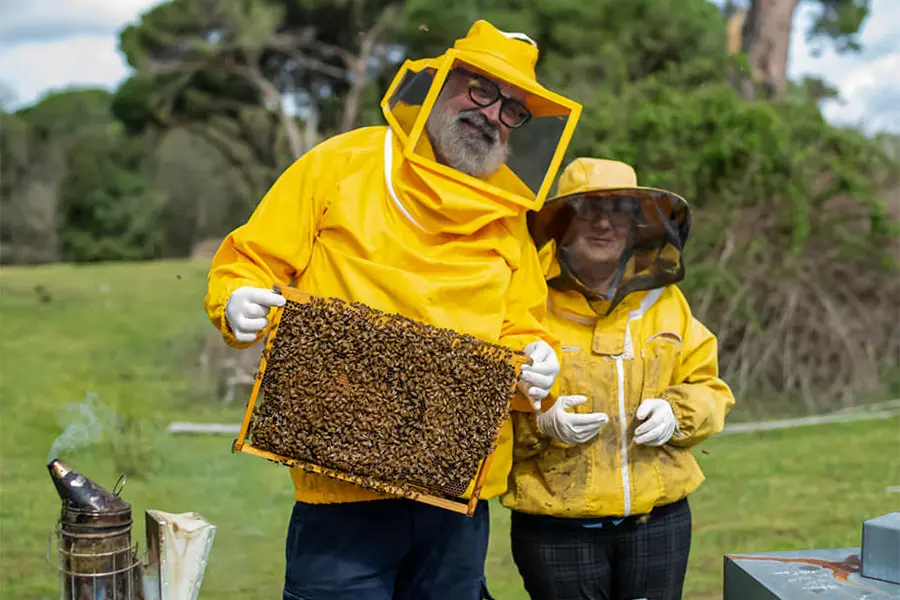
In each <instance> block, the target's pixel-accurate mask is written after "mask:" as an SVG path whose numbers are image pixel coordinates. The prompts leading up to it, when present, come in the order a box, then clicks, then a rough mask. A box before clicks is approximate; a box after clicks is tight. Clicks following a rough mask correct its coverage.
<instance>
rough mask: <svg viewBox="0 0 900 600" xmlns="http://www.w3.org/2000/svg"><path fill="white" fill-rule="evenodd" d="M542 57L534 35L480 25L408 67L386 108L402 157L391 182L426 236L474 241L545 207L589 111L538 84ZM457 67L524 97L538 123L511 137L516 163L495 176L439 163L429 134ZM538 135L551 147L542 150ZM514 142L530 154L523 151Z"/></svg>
mask: <svg viewBox="0 0 900 600" xmlns="http://www.w3.org/2000/svg"><path fill="white" fill-rule="evenodd" d="M523 37H524V38H525V39H524V40H523V39H522V38H523ZM537 58H538V49H537V47H536V45H534V43H533V42H531V41H530V39H529V38H527V36H522V35H521V34H507V33H504V32H501V31H500V30H498V29H497V28H496V27H494V26H493V25H491V24H490V23H488V22H487V21H477V22H476V23H475V24H474V25H473V26H472V28H471V29H470V30H469V32H468V34H467V35H466V37H465V38H462V39H459V40H457V41H456V42H455V44H454V45H453V47H452V48H449V49H448V50H447V51H446V52H445V53H444V54H442V55H441V56H439V57H437V58H428V59H420V60H415V61H413V60H408V61H406V62H405V63H404V64H403V65H402V66H401V68H400V70H399V71H398V73H397V75H396V77H395V78H394V81H393V82H392V84H391V86H390V87H389V88H388V90H387V92H386V93H385V95H384V98H383V99H382V102H381V107H382V111H383V113H384V116H385V119H386V120H387V122H388V124H389V126H390V128H391V131H392V134H393V135H394V136H395V138H396V140H397V142H398V143H399V152H395V153H394V155H393V156H392V157H391V159H392V164H393V173H394V178H393V180H392V181H391V182H389V183H390V184H391V185H392V187H393V193H394V194H395V195H396V196H397V199H398V201H399V202H400V203H401V204H403V205H404V207H405V208H406V210H407V211H408V212H409V213H410V215H411V216H412V218H413V219H414V220H415V221H416V222H417V224H418V225H419V226H420V227H421V228H422V229H424V230H426V231H429V232H431V233H438V232H442V233H457V234H470V233H472V232H474V231H477V230H478V229H480V228H481V227H484V226H485V225H486V224H487V223H489V222H491V221H493V220H497V219H502V218H505V217H510V216H515V215H518V214H521V213H522V211H523V209H524V210H538V209H540V207H541V206H542V205H543V202H544V199H545V198H546V196H547V193H548V191H549V188H550V186H551V185H552V182H553V180H554V178H555V177H556V173H557V171H558V169H559V166H560V163H561V161H562V157H563V154H564V153H565V151H566V148H567V147H568V144H569V141H570V140H571V137H572V133H573V131H574V128H575V125H576V123H577V121H578V118H579V116H580V114H581V106H580V105H579V104H578V103H576V102H573V101H572V100H569V99H567V98H563V97H562V96H559V95H557V94H555V93H553V92H551V91H549V90H547V89H546V88H544V87H543V86H542V85H540V84H539V83H538V82H537V80H536V78H535V73H534V66H535V64H536V62H537ZM457 65H466V66H470V67H474V68H476V69H478V70H480V71H482V72H485V73H487V74H489V75H490V77H491V78H492V79H493V80H495V81H502V82H506V83H508V84H510V85H512V86H515V87H516V88H518V89H519V90H521V91H522V93H523V95H524V96H526V97H527V101H526V106H528V108H529V110H530V111H531V113H532V116H533V119H532V121H531V122H529V123H528V124H526V125H525V126H524V127H523V128H521V130H515V131H512V132H510V140H511V141H510V150H511V151H510V159H509V161H508V162H507V165H504V166H503V167H501V168H500V169H499V170H498V171H497V172H495V173H493V174H492V175H490V176H488V177H484V178H476V177H472V176H470V175H467V174H464V173H462V172H460V171H458V170H456V169H453V168H451V167H448V166H446V165H442V164H440V163H438V162H437V161H436V160H435V157H434V152H433V150H432V148H431V144H430V142H429V140H428V136H427V133H426V132H425V122H426V121H427V119H428V116H429V114H430V113H431V110H432V108H433V106H434V103H435V101H436V100H437V97H438V95H439V94H440V92H441V89H442V87H443V84H444V82H445V80H446V78H447V76H448V74H449V73H450V71H451V69H452V68H454V67H455V66H457ZM526 130H528V132H527V133H526ZM533 136H538V138H537V139H538V140H544V143H536V141H535V139H534V138H533ZM513 140H519V141H520V142H521V143H523V144H525V147H526V148H527V149H523V150H521V151H520V150H519V149H518V148H515V147H514V142H513ZM529 151H530V152H533V153H534V156H533V157H529V158H532V159H533V160H532V161H531V162H529V161H528V160H524V159H523V157H522V155H523V153H524V152H529ZM523 160H524V162H522V161H523ZM516 161H520V162H519V163H516ZM535 164H537V165H539V167H538V168H535V167H534V165H535ZM535 173H537V175H535Z"/></svg>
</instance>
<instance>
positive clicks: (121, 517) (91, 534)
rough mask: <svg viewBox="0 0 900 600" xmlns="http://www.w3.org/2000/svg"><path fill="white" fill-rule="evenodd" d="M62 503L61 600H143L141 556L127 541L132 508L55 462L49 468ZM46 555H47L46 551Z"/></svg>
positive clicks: (115, 494) (59, 546) (115, 493)
mask: <svg viewBox="0 0 900 600" xmlns="http://www.w3.org/2000/svg"><path fill="white" fill-rule="evenodd" d="M47 469H48V470H49V471H50V477H51V478H52V479H53V483H54V485H55V486H56V491H57V492H58V493H59V497H60V499H61V500H62V509H61V512H60V517H59V522H58V523H57V526H56V529H55V530H54V531H53V532H51V535H53V534H55V535H56V541H57V551H58V565H57V566H58V570H59V578H60V582H59V583H60V600H144V593H143V583H142V579H143V575H142V567H141V558H140V557H139V556H138V554H137V544H132V543H131V525H132V520H131V504H129V503H128V502H126V501H125V500H123V499H122V498H120V497H119V493H120V492H121V485H120V484H121V483H122V482H123V481H124V480H123V479H122V478H120V479H119V482H117V483H116V486H115V487H114V488H113V492H109V491H107V490H105V489H103V488H102V487H100V486H99V485H97V484H96V483H94V482H93V481H91V480H90V479H88V478H87V477H85V476H84V475H82V474H81V473H78V472H77V471H75V470H74V469H72V468H71V467H69V466H68V465H66V464H65V463H63V462H62V461H60V460H59V459H53V460H51V461H50V462H49V463H48V464H47ZM48 556H49V553H48Z"/></svg>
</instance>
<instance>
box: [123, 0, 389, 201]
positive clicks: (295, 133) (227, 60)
mask: <svg viewBox="0 0 900 600" xmlns="http://www.w3.org/2000/svg"><path fill="white" fill-rule="evenodd" d="M395 14H396V6H395V4H394V3H393V2H391V1H387V0H379V1H371V2H363V1H362V0H355V1H353V0H344V1H341V2H329V1H325V0H303V1H297V0H224V1H220V0H175V1H173V2H169V3H166V4H162V5H160V6H158V7H156V8H154V9H152V10H151V11H149V12H147V13H145V14H144V15H143V16H142V18H141V22H140V24H138V25H135V26H132V27H129V28H127V29H126V30H125V31H123V33H122V36H121V48H122V50H123V52H124V53H125V55H126V56H127V57H128V61H129V64H131V66H132V67H134V68H135V69H136V71H137V74H136V75H135V76H134V77H133V78H132V79H131V80H129V81H127V82H126V83H125V84H124V85H123V86H122V87H121V89H120V90H119V92H118V94H117V97H116V101H115V104H114V111H115V113H116V115H117V116H118V117H119V118H120V119H122V121H123V122H124V123H126V125H127V126H128V127H129V130H130V131H143V130H144V129H145V128H146V127H148V126H152V127H155V128H157V129H161V130H169V129H172V128H174V127H184V128H187V129H189V130H190V131H191V132H192V133H193V134H194V135H198V136H201V137H203V138H204V139H205V140H206V142H207V143H209V144H210V145H211V146H213V147H215V148H216V149H217V150H218V151H219V152H221V154H222V155H223V156H224V157H225V158H226V159H227V160H228V161H229V163H230V164H231V165H232V166H233V167H235V168H237V169H239V170H240V171H241V173H242V174H243V176H244V180H245V181H246V182H247V184H248V186H249V189H250V193H251V195H254V196H255V195H257V194H258V193H259V192H260V188H261V187H262V188H264V187H267V186H268V185H269V184H270V183H271V181H272V179H273V178H274V175H276V174H277V172H278V171H280V169H281V168H283V167H284V165H285V163H287V162H290V161H292V160H293V159H295V158H297V157H298V156H299V155H301V154H302V153H303V152H304V151H305V150H306V149H308V148H309V147H310V146H312V145H313V144H315V143H317V142H318V141H319V136H320V132H334V131H341V130H346V129H349V128H351V127H353V126H354V125H355V124H356V123H357V119H358V116H359V112H360V105H361V98H362V94H363V90H364V88H365V86H366V85H367V84H368V82H369V81H370V79H371V74H372V73H377V72H378V71H379V70H380V69H381V68H383V66H384V65H386V64H387V63H388V62H389V55H390V52H389V49H388V48H387V47H385V46H384V44H383V40H384V36H385V34H386V32H387V31H388V29H389V27H390V26H391V25H393V19H394V16H395ZM298 120H300V121H302V122H303V123H304V125H305V131H304V132H303V133H301V131H300V128H299V125H298ZM252 165H256V166H258V167H259V169H254V168H253V166H252Z"/></svg>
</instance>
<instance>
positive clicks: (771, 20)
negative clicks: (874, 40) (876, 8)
mask: <svg viewBox="0 0 900 600" xmlns="http://www.w3.org/2000/svg"><path fill="white" fill-rule="evenodd" d="M801 1H802V0H752V1H751V2H750V3H749V6H746V5H744V4H740V3H737V2H728V3H727V5H726V8H725V10H726V14H728V15H729V16H730V19H731V21H730V22H732V23H741V24H742V27H741V44H740V46H741V49H742V50H743V51H744V52H745V53H746V55H747V61H748V67H749V70H750V77H745V78H744V79H743V80H742V82H741V84H740V90H741V95H742V96H743V97H745V98H753V97H755V96H756V93H757V85H758V86H759V87H761V88H762V91H763V93H764V95H765V96H766V97H769V98H778V97H781V96H782V95H783V94H784V92H785V90H786V89H787V62H788V50H789V48H790V41H791V29H792V26H793V21H794V14H795V13H796V9H797V6H798V5H799V4H800V3H801ZM806 1H807V2H809V3H810V4H813V5H815V7H816V8H817V11H818V14H817V15H816V18H815V19H814V21H813V24H812V26H811V28H810V29H809V30H808V31H807V32H806V36H807V39H809V40H818V41H821V40H822V39H823V38H824V39H829V40H831V41H832V42H833V43H834V44H835V47H836V48H837V50H838V52H845V51H850V50H859V42H858V40H857V34H858V32H859V28H860V26H861V25H862V22H863V20H865V18H866V16H867V15H868V14H869V2H870V0H806Z"/></svg>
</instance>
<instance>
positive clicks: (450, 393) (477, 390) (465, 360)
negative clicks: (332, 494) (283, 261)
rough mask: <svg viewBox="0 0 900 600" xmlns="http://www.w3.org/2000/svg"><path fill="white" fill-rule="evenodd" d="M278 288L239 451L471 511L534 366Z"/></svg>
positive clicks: (484, 346) (358, 308)
mask: <svg viewBox="0 0 900 600" xmlns="http://www.w3.org/2000/svg"><path fill="white" fill-rule="evenodd" d="M276 291H278V292H279V293H281V294H282V295H284V297H285V298H286V300H287V302H286V303H285V306H284V307H281V308H278V309H276V310H275V311H274V313H273V315H272V320H273V323H272V329H271V331H270V333H269V336H268V339H267V341H266V346H265V350H264V352H263V355H262V360H261V361H260V364H259V370H258V372H257V374H256V380H255V384H254V386H253V391H252V392H251V395H250V399H249V401H248V403H247V409H246V412H245V415H244V420H243V423H242V425H241V430H240V433H239V434H238V438H237V439H236V440H235V441H234V445H233V450H234V451H239V452H244V453H247V454H252V455H255V456H260V457H263V458H266V459H268V460H271V461H275V462H278V463H282V464H285V465H289V466H293V467H298V468H300V469H303V470H305V471H308V472H312V473H319V474H322V475H326V476H328V477H332V478H335V479H339V480H342V481H346V482H348V483H352V484H354V485H357V486H360V487H363V488H366V489H370V490H374V491H377V492H382V493H384V494H388V495H390V496H399V497H404V498H409V499H412V500H416V501H419V502H425V503H428V504H432V505H435V506H439V507H442V508H445V509H449V510H453V511H456V512H460V513H464V514H467V515H469V516H471V515H472V514H474V512H475V508H476V506H477V503H478V499H479V497H480V493H481V488H482V484H483V483H484V479H485V476H486V475H487V471H488V468H489V466H490V461H491V454H492V452H493V450H494V447H495V446H496V443H497V439H498V437H499V435H500V427H501V425H502V424H503V420H504V419H505V418H506V417H507V415H508V412H509V404H510V401H511V399H512V397H513V395H514V394H515V393H516V380H517V379H518V375H519V371H520V369H521V366H522V365H523V364H527V363H529V362H530V359H529V358H528V357H527V356H525V355H524V354H523V353H521V352H515V351H513V350H510V349H509V348H505V347H502V346H499V345H496V344H489V343H486V342H482V341H480V340H478V339H476V338H474V337H472V336H469V335H463V334H459V333H457V332H454V331H451V330H448V329H439V328H436V327H432V326H430V325H426V324H424V323H420V322H417V321H414V320H411V319H407V318H405V317H402V316H399V315H393V314H386V313H383V312H380V311H377V310H374V309H372V308H370V307H367V306H365V305H363V304H360V303H348V302H344V301H342V300H338V299H334V298H321V297H317V296H313V295H310V294H307V293H305V292H302V291H300V290H297V289H296V288H289V287H285V288H279V287H276ZM466 492H470V494H468V495H469V498H468V499H466V498H464V496H466V495H467V494H466Z"/></svg>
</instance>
